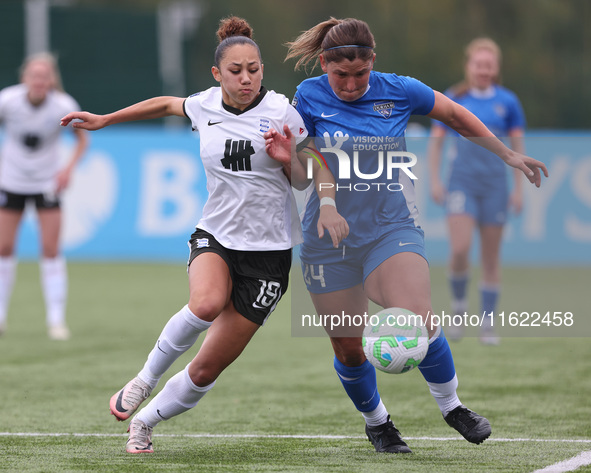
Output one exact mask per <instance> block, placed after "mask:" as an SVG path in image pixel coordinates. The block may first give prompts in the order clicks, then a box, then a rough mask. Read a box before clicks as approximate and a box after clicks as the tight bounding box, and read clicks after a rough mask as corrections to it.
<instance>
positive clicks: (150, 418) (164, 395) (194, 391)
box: [136, 365, 215, 427]
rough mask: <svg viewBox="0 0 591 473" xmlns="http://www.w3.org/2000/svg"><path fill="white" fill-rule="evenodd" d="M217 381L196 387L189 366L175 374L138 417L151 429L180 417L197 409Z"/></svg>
mask: <svg viewBox="0 0 591 473" xmlns="http://www.w3.org/2000/svg"><path fill="white" fill-rule="evenodd" d="M214 384H215V381H214V382H213V383H211V384H208V385H207V386H204V387H200V386H196V385H195V383H193V381H192V380H191V377H190V376H189V365H187V367H186V368H185V369H184V370H183V371H181V372H179V373H177V374H175V375H174V376H173V377H172V378H170V379H169V380H168V382H167V383H166V384H165V385H164V388H162V391H160V392H159V393H158V395H157V396H156V397H155V398H154V399H152V400H151V401H150V402H149V403H148V405H147V406H145V407H144V408H143V409H142V410H141V411H140V412H138V413H137V415H136V417H137V418H138V420H141V421H142V422H144V423H145V424H147V425H148V426H150V427H155V426H156V425H157V424H158V423H159V422H161V421H163V420H168V419H170V418H171V417H174V416H178V415H179V414H182V413H183V412H187V411H188V410H189V409H191V408H193V407H195V406H196V405H197V403H198V402H199V401H200V400H201V398H202V397H203V396H205V394H207V391H209V390H210V389H211V388H213V386H214Z"/></svg>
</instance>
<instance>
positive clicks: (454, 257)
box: [451, 246, 469, 268]
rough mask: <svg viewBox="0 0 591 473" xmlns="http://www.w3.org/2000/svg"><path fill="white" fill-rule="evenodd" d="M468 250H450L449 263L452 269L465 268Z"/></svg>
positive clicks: (460, 248) (456, 248)
mask: <svg viewBox="0 0 591 473" xmlns="http://www.w3.org/2000/svg"><path fill="white" fill-rule="evenodd" d="M468 255H469V248H464V247H460V246H458V247H454V248H452V250H451V261H452V266H454V267H462V268H463V267H465V266H466V265H467V264H468V262H469V258H468Z"/></svg>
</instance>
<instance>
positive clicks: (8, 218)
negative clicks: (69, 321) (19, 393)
mask: <svg viewBox="0 0 591 473" xmlns="http://www.w3.org/2000/svg"><path fill="white" fill-rule="evenodd" d="M75 110H79V106H78V104H77V103H76V101H75V100H74V99H73V98H72V97H71V96H70V95H68V94H66V93H65V92H64V91H63V89H62V84H61V79H60V74H59V70H58V67H57V63H56V60H55V58H54V57H53V56H52V55H51V54H48V53H39V54H35V55H32V56H30V57H28V58H27V59H26V60H25V61H24V64H23V65H22V67H21V83H20V84H18V85H14V86H11V87H7V88H5V89H3V90H2V91H0V122H1V123H2V124H3V126H4V132H5V133H4V139H3V142H2V148H1V150H0V334H1V333H2V332H3V331H4V330H5V329H6V316H7V311H8V304H9V300H10V295H11V292H12V287H13V283H14V279H15V274H16V265H17V261H16V258H15V256H14V254H15V245H16V239H17V234H18V228H19V224H20V222H21V220H22V217H23V214H24V210H25V206H26V204H31V205H34V206H35V207H36V210H37V217H38V221H39V227H40V231H41V238H40V239H41V261H40V270H41V283H42V287H43V294H44V296H45V304H46V309H47V314H46V321H47V328H48V333H49V337H50V338H51V339H53V340H67V339H68V338H69V337H70V331H69V329H68V327H67V325H66V319H65V311H66V300H67V286H68V276H67V270H66V262H65V260H64V257H63V256H62V255H61V253H60V248H59V237H60V230H61V221H62V212H61V209H60V195H61V193H62V191H63V190H64V189H65V188H66V187H67V186H68V183H69V182H70V178H71V176H72V172H73V170H74V167H75V166H76V163H77V162H78V161H79V160H80V158H81V157H82V155H83V154H84V151H85V150H86V148H87V146H88V138H87V133H86V132H85V131H84V130H81V129H75V130H74V136H75V138H76V144H75V146H74V150H73V152H72V156H71V158H70V160H69V161H68V162H67V164H66V165H65V166H62V164H61V162H60V155H59V145H60V139H59V138H60V135H61V133H62V131H64V130H63V129H62V128H61V127H60V118H61V117H63V116H64V114H66V113H69V112H72V111H75Z"/></svg>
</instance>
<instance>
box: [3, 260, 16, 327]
mask: <svg viewBox="0 0 591 473" xmlns="http://www.w3.org/2000/svg"><path fill="white" fill-rule="evenodd" d="M15 276H16V258H15V257H14V256H2V257H0V325H5V324H6V315H7V313H8V304H9V303H10V296H11V294H12V287H13V285H14V278H15Z"/></svg>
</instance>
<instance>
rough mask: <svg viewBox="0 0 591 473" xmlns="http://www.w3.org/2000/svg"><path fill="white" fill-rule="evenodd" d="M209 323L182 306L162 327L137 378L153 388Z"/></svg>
mask: <svg viewBox="0 0 591 473" xmlns="http://www.w3.org/2000/svg"><path fill="white" fill-rule="evenodd" d="M210 325H211V322H206V321H205V320H201V319H200V318H199V317H197V316H195V315H194V314H193V312H191V311H190V310H189V306H187V305H186V306H184V307H183V308H182V309H181V310H179V311H178V312H177V313H176V314H174V315H173V316H172V317H171V318H170V320H169V321H168V322H167V324H166V325H165V326H164V329H163V330H162V333H161V334H160V337H159V338H158V341H157V342H156V345H155V346H154V348H153V349H152V351H151V352H150V354H149V355H148V360H147V361H146V363H145V364H144V367H143V368H142V370H141V371H140V372H139V373H138V376H139V378H140V379H141V380H142V381H144V382H145V383H147V384H148V385H150V386H151V387H152V389H153V388H155V387H156V384H158V381H159V380H160V378H161V377H162V375H163V374H164V373H165V372H166V370H167V369H168V368H170V367H171V365H172V364H173V363H174V362H175V361H176V359H177V358H178V357H179V356H181V355H182V354H183V353H185V352H186V351H187V350H188V349H189V348H191V347H192V346H193V345H194V344H195V342H196V341H197V338H198V337H199V334H200V333H201V332H204V331H205V330H207V329H208V328H209V327H210Z"/></svg>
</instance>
